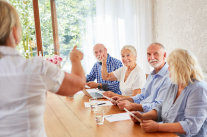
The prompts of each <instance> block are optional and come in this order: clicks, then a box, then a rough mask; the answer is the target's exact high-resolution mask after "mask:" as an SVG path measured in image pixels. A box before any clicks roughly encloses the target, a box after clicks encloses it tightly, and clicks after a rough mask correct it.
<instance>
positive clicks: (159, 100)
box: [142, 76, 171, 112]
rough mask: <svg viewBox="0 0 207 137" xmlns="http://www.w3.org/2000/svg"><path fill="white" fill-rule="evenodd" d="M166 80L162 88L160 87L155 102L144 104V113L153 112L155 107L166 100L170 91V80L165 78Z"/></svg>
mask: <svg viewBox="0 0 207 137" xmlns="http://www.w3.org/2000/svg"><path fill="white" fill-rule="evenodd" d="M165 77H166V78H165V80H164V82H163V84H162V85H161V86H159V87H160V88H159V89H158V92H157V96H156V98H155V99H154V101H153V102H150V103H143V104H142V109H143V110H144V112H148V111H150V110H152V109H153V108H154V107H155V106H157V105H161V104H162V102H163V101H164V100H165V97H166V94H167V92H168V89H169V87H170V83H171V82H170V79H169V77H168V76H165Z"/></svg>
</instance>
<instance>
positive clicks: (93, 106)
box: [89, 98, 97, 112]
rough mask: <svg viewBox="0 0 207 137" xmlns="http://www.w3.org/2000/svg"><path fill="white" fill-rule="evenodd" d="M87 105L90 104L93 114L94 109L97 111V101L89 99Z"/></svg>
mask: <svg viewBox="0 0 207 137" xmlns="http://www.w3.org/2000/svg"><path fill="white" fill-rule="evenodd" d="M89 103H90V107H91V110H92V111H93V112H95V111H96V109H97V99H95V98H90V99H89Z"/></svg>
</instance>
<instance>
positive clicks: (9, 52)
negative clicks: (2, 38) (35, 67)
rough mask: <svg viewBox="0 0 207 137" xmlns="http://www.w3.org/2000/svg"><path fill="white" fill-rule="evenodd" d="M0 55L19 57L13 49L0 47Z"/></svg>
mask: <svg viewBox="0 0 207 137" xmlns="http://www.w3.org/2000/svg"><path fill="white" fill-rule="evenodd" d="M0 53H1V54H2V55H3V56H4V55H5V56H8V55H9V56H17V55H20V54H19V52H18V51H17V50H16V49H15V48H11V47H8V46H0Z"/></svg>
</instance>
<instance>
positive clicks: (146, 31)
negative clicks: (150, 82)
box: [83, 0, 152, 73]
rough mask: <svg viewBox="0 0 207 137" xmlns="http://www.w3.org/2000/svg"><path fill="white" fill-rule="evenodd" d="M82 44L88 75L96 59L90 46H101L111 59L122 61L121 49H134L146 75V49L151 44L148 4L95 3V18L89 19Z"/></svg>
mask: <svg viewBox="0 0 207 137" xmlns="http://www.w3.org/2000/svg"><path fill="white" fill-rule="evenodd" d="M86 28H87V30H86V34H85V36H84V40H83V52H84V60H83V64H84V69H85V72H86V73H89V72H90V70H91V68H92V66H93V64H94V63H95V61H96V59H95V57H94V54H93V46H94V45H95V44H96V43H103V44H104V45H105V46H106V48H107V50H108V53H109V54H110V55H111V56H112V57H116V58H118V59H120V60H121V52H120V51H121V48H122V47H123V46H124V45H133V46H134V47H135V48H136V50H137V64H138V65H139V66H140V67H141V68H142V69H143V70H144V71H145V72H146V73H149V71H150V67H149V65H148V63H147V56H146V48H147V47H148V45H149V44H150V43H151V42H152V2H151V0H97V1H96V16H95V18H89V19H88V21H87V24H86Z"/></svg>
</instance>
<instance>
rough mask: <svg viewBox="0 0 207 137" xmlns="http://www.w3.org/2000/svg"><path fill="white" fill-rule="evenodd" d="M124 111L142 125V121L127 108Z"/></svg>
mask: <svg viewBox="0 0 207 137" xmlns="http://www.w3.org/2000/svg"><path fill="white" fill-rule="evenodd" d="M124 110H125V111H126V112H127V113H129V115H131V116H132V117H133V118H135V119H136V120H137V121H139V122H140V123H141V122H142V121H141V119H139V118H138V117H136V116H135V115H134V114H133V113H132V112H130V111H129V110H127V109H126V108H124Z"/></svg>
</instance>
